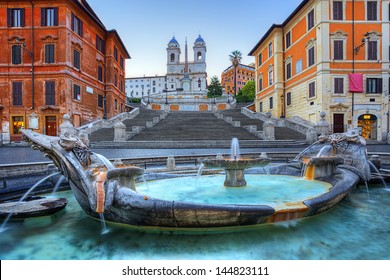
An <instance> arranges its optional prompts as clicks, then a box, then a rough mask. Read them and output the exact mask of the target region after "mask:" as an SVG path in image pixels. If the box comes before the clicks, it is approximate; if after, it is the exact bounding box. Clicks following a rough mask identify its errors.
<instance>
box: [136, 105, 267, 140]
mask: <svg viewBox="0 0 390 280" xmlns="http://www.w3.org/2000/svg"><path fill="white" fill-rule="evenodd" d="M234 137H237V138H238V139H240V140H259V139H258V138H257V137H256V136H255V135H253V134H251V133H249V132H248V131H247V130H245V129H243V128H241V127H232V126H230V125H229V124H228V123H226V122H225V121H224V120H222V119H217V118H216V117H215V116H214V114H213V113H211V112H170V113H169V114H168V115H167V117H166V118H165V119H163V120H161V121H160V122H159V123H158V124H156V125H155V126H154V127H153V129H147V130H143V131H142V132H141V133H139V134H137V135H135V136H134V137H133V138H131V140H132V141H193V140H196V141H202V140H210V141H213V140H229V141H230V140H231V139H232V138H234Z"/></svg>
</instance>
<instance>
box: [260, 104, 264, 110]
mask: <svg viewBox="0 0 390 280" xmlns="http://www.w3.org/2000/svg"><path fill="white" fill-rule="evenodd" d="M260 112H263V102H260Z"/></svg>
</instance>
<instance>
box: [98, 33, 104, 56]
mask: <svg viewBox="0 0 390 280" xmlns="http://www.w3.org/2000/svg"><path fill="white" fill-rule="evenodd" d="M96 49H97V50H98V51H99V52H101V53H103V54H105V53H106V42H105V41H104V40H103V39H102V38H100V37H99V36H98V35H96Z"/></svg>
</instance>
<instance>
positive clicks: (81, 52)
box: [0, 0, 130, 142]
mask: <svg viewBox="0 0 390 280" xmlns="http://www.w3.org/2000/svg"><path fill="white" fill-rule="evenodd" d="M0 41H1V42H2V48H1V49H0V85H1V87H0V117H1V121H2V126H1V128H0V129H1V131H0V132H2V136H3V140H4V141H5V142H7V141H19V140H21V134H20V128H21V127H25V128H31V129H34V130H35V131H37V132H40V133H43V134H47V135H57V134H58V127H59V124H60V123H61V122H62V119H61V118H62V116H63V115H64V114H65V113H67V114H69V115H71V117H72V120H73V124H74V125H75V126H76V127H78V126H80V125H82V124H83V123H86V122H89V121H92V120H94V119H96V118H104V117H107V118H110V117H113V116H114V115H116V114H119V113H121V112H123V111H125V104H126V95H125V59H128V58H130V55H129V53H128V52H127V50H126V47H125V46H124V44H123V42H122V41H121V38H120V37H119V35H118V33H117V32H116V31H115V30H107V29H106V28H105V26H104V25H103V23H102V22H101V21H100V19H99V18H98V17H97V15H96V14H95V13H94V11H93V10H92V8H91V7H90V6H89V5H88V3H87V1H85V0H56V1H38V0H34V1H17V0H15V1H11V0H10V1H2V4H1V5H0ZM35 116H37V117H38V118H36V117H35Z"/></svg>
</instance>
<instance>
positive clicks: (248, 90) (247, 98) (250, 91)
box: [237, 81, 256, 103]
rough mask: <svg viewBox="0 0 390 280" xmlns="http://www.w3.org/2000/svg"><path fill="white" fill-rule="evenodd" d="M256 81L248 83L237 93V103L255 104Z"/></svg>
mask: <svg viewBox="0 0 390 280" xmlns="http://www.w3.org/2000/svg"><path fill="white" fill-rule="evenodd" d="M255 88H256V86H255V81H248V82H247V83H246V84H245V85H244V86H243V87H242V89H240V91H239V92H238V93H237V102H238V103H245V102H253V101H254V100H255Z"/></svg>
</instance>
